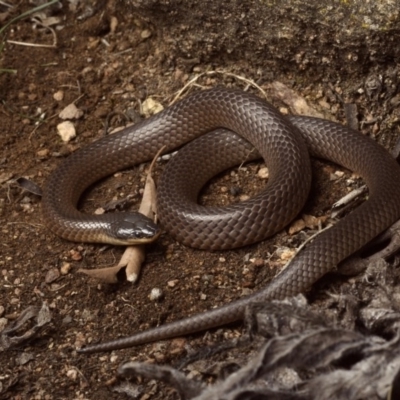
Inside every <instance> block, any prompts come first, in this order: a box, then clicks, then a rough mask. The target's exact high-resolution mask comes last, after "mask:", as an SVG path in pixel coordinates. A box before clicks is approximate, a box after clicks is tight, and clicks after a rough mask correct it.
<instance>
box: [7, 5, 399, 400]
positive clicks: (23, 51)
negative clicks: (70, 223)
mask: <svg viewBox="0 0 400 400" xmlns="http://www.w3.org/2000/svg"><path fill="white" fill-rule="evenodd" d="M27 9H29V8H28V7H27V5H21V6H20V7H19V8H18V9H15V10H14V11H13V14H12V16H16V15H18V14H20V13H22V12H23V11H26V10H27ZM2 11H4V9H3V10H2ZM112 12H113V13H112V14H111V13H110V10H108V9H104V10H102V11H101V12H99V13H97V14H95V15H94V16H92V17H90V18H87V19H82V20H81V19H78V16H79V15H81V13H82V10H80V9H77V10H74V9H68V7H64V8H63V9H62V10H59V11H56V12H55V16H57V17H59V18H60V22H58V23H57V24H56V25H54V26H53V28H54V32H55V35H56V37H57V44H56V47H55V48H51V47H49V48H45V47H40V46H39V47H33V46H22V45H17V44H10V43H6V46H5V49H4V50H3V52H2V54H1V55H0V62H1V64H0V65H1V67H2V68H9V69H13V70H15V71H16V73H15V74H14V73H9V72H3V73H1V74H0V100H1V104H0V119H1V135H0V148H1V153H0V184H1V186H0V219H1V228H0V237H1V241H0V246H1V250H0V270H1V285H0V318H1V320H2V321H3V322H2V323H3V324H9V323H11V322H12V321H14V320H16V319H17V318H18V317H19V315H20V314H21V312H22V311H23V310H25V309H26V308H28V307H29V306H38V307H40V306H41V305H42V303H43V302H46V303H47V304H48V305H49V307H50V310H51V314H52V321H51V323H50V324H49V325H48V326H47V327H46V329H44V330H42V331H41V332H39V333H38V334H37V335H36V336H35V337H34V338H33V340H31V341H30V342H24V343H22V344H21V345H20V346H19V347H17V348H13V349H11V350H7V351H4V352H2V353H1V356H0V371H1V372H0V397H1V398H2V399H103V398H104V399H105V398H107V399H117V398H118V399H120V398H126V397H124V396H125V395H122V394H118V393H116V392H114V391H113V390H112V387H113V385H114V384H115V383H116V382H117V381H118V380H119V378H117V377H116V370H117V367H118V365H119V364H120V363H121V362H123V361H126V360H138V361H147V362H151V363H165V364H168V365H171V364H175V363H177V362H178V361H179V360H180V359H182V358H183V357H185V356H186V355H187V354H190V353H192V352H193V351H194V350H196V349H200V348H204V347H206V346H210V345H212V344H215V343H219V342H223V341H229V340H231V339H233V338H237V337H238V336H240V335H241V332H242V324H241V323H237V324H233V325H231V326H229V327H223V328H221V329H214V330H212V331H210V332H207V333H204V332H203V333H199V334H196V335H191V336H188V337H185V338H180V339H176V340H172V341H166V342H163V343H155V344H148V345H145V346H138V347H137V348H132V349H127V350H120V351H116V352H113V353H112V354H94V355H80V354H78V353H77V352H76V347H77V346H81V345H83V344H85V343H90V342H98V341H102V340H106V339H112V338H118V337H123V336H127V335H130V334H132V333H134V332H136V331H138V330H144V329H147V328H149V327H153V326H157V325H160V324H163V323H165V322H168V321H175V320H177V319H180V318H183V317H185V316H188V315H192V314H195V313H199V312H202V311H205V310H208V309H210V308H213V307H216V306H219V305H222V304H226V303H228V302H230V301H232V300H234V299H237V298H239V297H240V296H242V295H244V294H248V293H251V292H253V291H255V290H257V289H258V288H260V287H262V286H264V285H265V284H266V283H267V282H268V280H269V279H270V278H271V277H272V276H274V275H275V274H276V273H277V272H278V271H279V268H280V267H281V266H282V265H283V263H284V260H282V258H281V254H282V252H281V251H278V252H277V251H276V250H277V249H278V250H279V249H282V248H286V247H288V248H290V249H293V248H295V247H297V246H298V245H299V244H300V243H301V242H302V241H303V240H304V238H305V235H304V234H303V233H297V234H294V235H289V234H288V231H287V230H285V231H283V232H281V233H279V234H278V235H276V236H275V237H274V238H272V239H271V240H267V241H265V242H263V243H259V244H255V245H253V246H249V247H246V248H243V249H239V250H235V251H226V252H213V253H211V252H205V251H198V250H193V249H190V248H186V247H184V246H182V245H180V244H179V243H177V242H175V241H174V240H173V239H172V238H171V237H170V236H169V235H168V233H166V232H164V233H163V235H162V236H161V238H160V240H159V241H158V242H157V243H156V244H154V245H152V246H149V247H148V249H147V260H146V263H145V265H144V268H143V270H142V274H141V277H140V280H139V281H138V283H136V284H131V283H128V282H126V281H124V280H123V279H122V280H121V282H120V283H119V284H116V285H107V284H104V283H99V282H98V281H95V280H93V279H90V278H88V277H87V276H85V275H84V274H80V273H77V270H78V269H80V268H87V269H92V268H99V267H103V266H110V265H113V264H115V263H116V262H117V261H118V259H119V257H120V256H121V254H122V253H123V249H122V248H119V247H112V246H104V245H91V244H85V243H82V244H77V243H71V242H68V241H66V240H63V239H60V238H58V237H57V236H55V235H54V234H53V233H51V232H50V231H49V229H48V228H46V227H45V225H44V223H43V219H42V215H41V210H40V197H39V196H37V195H34V194H32V193H29V192H27V191H26V190H24V189H21V187H19V186H18V184H17V183H16V181H15V179H17V178H19V177H25V178H28V179H30V180H32V181H34V182H35V183H36V184H38V185H39V186H42V187H43V185H44V183H45V181H46V178H47V177H48V176H49V175H50V174H51V172H52V171H53V170H54V168H55V167H56V166H57V165H58V164H59V163H61V162H62V161H63V159H64V158H65V157H68V155H69V154H70V153H71V152H73V151H75V150H77V149H79V148H81V147H83V146H85V145H86V144H88V143H91V142H93V141H94V140H96V139H97V138H99V137H101V136H102V135H103V134H104V126H105V121H106V119H107V117H108V116H110V115H111V118H109V120H110V125H111V126H112V127H115V126H118V125H122V124H123V123H124V122H125V121H124V119H123V118H122V117H120V114H111V113H114V112H118V113H126V112H127V111H128V110H132V109H133V110H135V111H136V113H140V108H139V103H142V102H143V101H145V100H146V99H148V98H149V97H151V98H153V99H154V100H156V101H157V102H160V103H161V104H162V105H163V106H168V104H169V103H170V102H171V100H172V99H173V98H174V97H175V95H176V93H177V92H178V90H180V89H181V88H182V87H183V86H184V85H185V84H187V83H188V82H189V81H190V79H192V78H193V77H194V76H196V74H199V73H201V72H206V71H213V70H221V69H223V70H224V71H226V72H229V73H232V74H236V75H240V76H243V77H246V78H248V79H252V80H254V81H257V83H258V84H259V85H260V86H261V87H262V88H264V90H266V91H267V93H269V94H270V96H271V97H270V100H271V101H272V102H273V103H274V104H275V105H276V106H277V107H280V108H281V109H282V108H286V109H287V106H286V105H285V104H283V103H280V102H279V101H276V99H275V96H273V95H272V94H271V92H270V86H269V84H270V81H268V79H267V78H266V75H267V72H266V71H265V72H264V71H262V70H260V69H259V68H258V67H257V68H254V67H253V66H252V64H251V62H250V61H247V60H234V61H232V63H231V64H225V65H219V64H218V61H215V62H213V63H208V64H202V63H199V64H196V65H195V66H193V65H190V66H185V65H184V64H181V65H177V64H175V63H173V62H171V60H170V59H169V58H168V43H165V42H162V41H159V40H158V38H157V36H156V35H154V34H153V33H154V32H152V30H151V29H150V28H149V27H148V26H147V25H146V23H145V22H143V21H141V20H140V19H138V18H137V17H135V16H134V15H133V14H132V13H131V11H130V9H129V7H128V6H126V7H124V6H122V7H120V8H119V9H118V10H117V11H115V10H114V11H112ZM12 16H9V17H8V20H9V19H10V18H11V17H12ZM61 28H62V29H61ZM182 35H184V31H183V32H182ZM7 39H8V40H13V41H19V42H29V43H35V44H47V45H51V44H52V43H53V36H52V34H50V33H49V31H47V30H44V29H42V28H41V27H40V26H39V25H38V24H35V23H33V22H32V21H31V20H30V19H25V20H23V21H19V22H16V23H15V24H14V25H12V26H11V28H10V30H9V31H8V36H7ZM180 39H182V38H176V40H180ZM274 75H275V78H276V80H279V81H281V82H283V83H285V84H286V85H287V86H289V87H290V88H291V89H293V90H295V91H296V92H297V93H298V94H299V95H301V96H302V97H304V98H305V99H307V100H308V102H309V103H310V104H311V105H312V106H313V107H315V108H316V109H318V110H319V111H320V112H323V113H325V114H327V115H330V116H331V117H332V118H335V119H336V120H338V121H340V122H345V118H344V109H343V103H341V100H343V101H344V102H346V103H354V104H356V105H357V107H358V120H359V122H360V124H359V127H360V129H361V130H362V131H363V132H364V133H365V134H367V135H370V136H373V137H375V138H376V139H377V140H378V142H380V143H381V144H382V145H384V146H386V147H387V148H390V147H392V146H393V144H394V143H395V142H396V136H397V125H398V117H397V115H396V108H395V105H397V103H396V101H398V98H397V97H396V94H397V79H398V72H397V69H395V66H393V65H387V66H380V67H378V66H377V68H376V70H374V71H371V75H369V76H353V77H344V78H343V81H332V82H331V81H329V80H328V79H325V80H324V79H322V80H319V81H315V80H312V78H311V77H312V76H313V71H305V72H304V71H303V75H302V78H301V79H297V77H295V76H294V75H293V74H290V73H286V74H285V75H283V74H282V75H281V74H280V73H279V71H274ZM371 76H372V77H376V81H377V82H378V83H379V84H380V86H379V85H378V86H379V88H378V89H374V90H372V89H371V91H367V90H365V84H366V81H368V79H371ZM350 78H351V83H350ZM389 78H390V79H389ZM346 79H347V80H346ZM197 84H198V85H199V86H202V87H214V86H217V85H224V86H228V87H236V88H241V89H247V88H248V85H247V83H245V82H242V81H240V80H238V79H236V78H234V77H232V76H228V75H208V76H204V77H202V78H201V79H199V80H198V82H197ZM250 90H252V91H253V92H254V93H258V94H259V92H258V91H257V90H256V89H254V88H250ZM377 90H379V92H377ZM396 99H397V100H396ZM70 103H75V105H76V106H77V107H78V108H79V109H80V110H82V111H83V116H82V117H80V118H79V119H77V120H73V123H74V125H75V127H76V131H77V136H76V138H75V139H73V140H71V141H70V142H68V143H63V141H62V140H61V139H60V137H59V136H58V134H57V129H56V126H57V125H58V124H59V123H60V122H62V120H61V119H60V118H59V113H60V111H62V110H63V109H64V108H65V107H66V106H67V105H69V104H70ZM163 164H164V163H163V162H161V163H159V164H158V166H157V174H156V175H157V176H158V174H159V173H160V172H161V170H162V167H163ZM313 166H314V175H315V176H314V183H313V189H312V195H311V197H310V201H309V202H308V203H307V205H306V207H305V209H304V210H303V212H304V213H306V214H310V215H314V216H324V215H329V213H330V206H331V204H332V203H333V202H334V201H335V200H337V199H338V198H340V197H341V196H342V195H344V194H345V193H347V192H348V191H349V190H351V189H353V188H355V187H358V186H359V185H360V184H361V183H362V182H361V181H360V180H359V179H358V178H357V177H356V176H353V175H352V174H351V172H349V171H345V175H344V176H343V177H339V178H338V179H336V180H335V179H334V180H332V174H335V172H336V171H338V170H339V171H341V169H340V168H339V167H337V166H333V165H329V164H326V163H321V162H320V161H314V162H313ZM261 167H262V164H261V163H254V164H251V165H248V166H247V167H246V168H244V169H241V170H238V169H234V170H232V171H229V172H227V173H226V174H224V175H222V176H220V177H218V178H216V179H214V180H213V182H211V184H210V185H209V186H208V187H207V188H206V190H205V192H204V196H203V201H204V202H205V203H207V204H208V203H209V204H215V203H218V204H222V203H226V202H232V201H238V195H237V193H240V195H242V194H248V195H253V194H254V193H256V192H257V191H258V190H260V188H262V187H263V186H264V185H265V180H264V179H261V178H260V177H259V176H258V174H257V173H258V171H259V169H260V168H261ZM146 168H147V165H146V166H145V167H144V168H143V166H142V167H138V168H133V169H132V170H129V171H123V172H122V173H120V174H117V175H116V176H114V177H111V178H110V179H107V180H105V181H104V182H102V183H100V184H99V185H96V186H95V187H94V188H92V189H91V190H90V191H89V192H88V193H87V195H86V196H85V201H84V202H83V208H84V210H85V211H87V212H93V211H94V210H96V209H97V208H98V207H102V206H105V205H106V204H107V203H108V202H110V201H112V200H115V199H121V198H125V197H126V196H127V195H128V194H130V195H132V197H133V204H132V208H133V209H134V208H135V207H137V206H138V204H139V202H140V194H141V189H142V188H143V181H144V172H145V170H146ZM310 233H312V232H311V231H308V232H307V234H310ZM342 280H343V278H336V277H332V276H331V277H329V278H326V279H323V280H322V281H321V282H319V283H318V284H317V285H315V287H314V288H313V289H312V292H311V293H309V294H308V297H309V299H310V300H312V301H319V302H321V306H322V307H323V302H324V298H325V294H324V293H325V292H324V289H325V288H328V289H329V290H331V291H334V290H339V287H340V284H341V282H342ZM153 288H159V289H161V291H162V293H163V297H162V299H161V300H159V301H150V300H149V294H150V292H151V290H152V289H153ZM235 351H236V352H239V351H240V350H233V351H232V353H231V354H230V355H229V357H234V356H235ZM198 378H199V379H204V380H206V381H207V382H210V383H211V382H213V381H214V380H215V379H216V377H215V376H212V375H209V374H208V375H207V374H201V373H200V372H199V373H198ZM136 383H137V384H138V390H139V393H140V395H139V396H138V398H143V399H145V398H152V399H177V398H178V395H177V394H176V392H175V391H174V390H172V389H171V388H169V387H167V386H165V385H163V384H160V383H159V382H155V381H150V382H148V381H142V380H140V379H139V380H138V381H137V382H136Z"/></svg>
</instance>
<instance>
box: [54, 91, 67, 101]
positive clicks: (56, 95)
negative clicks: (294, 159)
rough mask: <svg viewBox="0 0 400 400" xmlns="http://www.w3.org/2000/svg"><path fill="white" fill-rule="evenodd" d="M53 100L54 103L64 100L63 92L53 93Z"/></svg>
mask: <svg viewBox="0 0 400 400" xmlns="http://www.w3.org/2000/svg"><path fill="white" fill-rule="evenodd" d="M53 99H54V100H55V101H61V100H63V99H64V91H63V90H59V91H57V92H55V93H54V94H53Z"/></svg>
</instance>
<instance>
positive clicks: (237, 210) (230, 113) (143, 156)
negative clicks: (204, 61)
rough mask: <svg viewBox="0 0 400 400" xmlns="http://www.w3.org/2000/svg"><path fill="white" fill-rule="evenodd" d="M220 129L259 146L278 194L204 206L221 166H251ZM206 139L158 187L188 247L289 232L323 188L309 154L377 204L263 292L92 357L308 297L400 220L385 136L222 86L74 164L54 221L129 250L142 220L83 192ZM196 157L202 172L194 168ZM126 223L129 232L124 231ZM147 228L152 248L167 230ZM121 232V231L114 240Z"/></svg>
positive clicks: (59, 227)
mask: <svg viewBox="0 0 400 400" xmlns="http://www.w3.org/2000/svg"><path fill="white" fill-rule="evenodd" d="M217 128H226V129H229V130H231V131H234V132H236V133H237V134H239V135H240V136H242V137H243V138H245V139H246V140H247V141H248V142H250V143H251V144H252V145H254V147H255V148H256V149H257V150H258V151H259V153H260V154H261V156H262V157H263V158H264V159H265V161H266V163H267V165H268V167H269V170H270V178H269V181H268V184H267V186H266V189H265V190H264V191H263V192H262V193H260V194H259V195H258V196H256V197H255V198H253V199H250V200H248V201H246V202H243V203H239V204H233V205H230V206H228V207H226V208H223V209H222V208H221V207H212V208H206V209H204V208H203V207H200V206H199V205H197V204H196V199H197V195H198V192H199V190H200V188H201V186H202V185H204V183H205V182H206V181H207V180H208V179H209V178H210V177H211V176H213V175H215V174H216V173H217V172H218V171H220V170H221V169H225V168H228V167H230V166H232V165H235V164H237V163H240V162H241V161H242V160H243V158H244V157H245V155H246V154H248V152H249V146H248V145H247V143H246V142H245V141H243V140H242V139H237V136H236V135H233V134H231V133H230V132H227V131H217V132H213V133H211V134H207V135H205V134H206V133H207V132H210V131H213V130H215V129H217ZM202 135H204V136H202ZM198 136H202V137H201V138H200V140H201V142H200V145H198V144H196V142H197V141H196V142H193V143H191V144H189V145H188V146H187V147H185V148H184V149H183V150H181V152H182V153H183V156H182V159H181V160H178V159H177V160H176V161H175V160H173V162H170V163H169V165H168V166H167V170H166V171H165V175H166V176H165V177H164V179H163V180H162V181H161V183H160V184H159V190H158V197H159V199H158V211H159V217H160V220H161V223H162V225H163V227H165V229H166V230H167V231H168V232H170V233H171V234H172V235H174V236H175V237H176V238H177V240H179V241H181V242H182V243H184V244H186V245H188V246H193V247H198V248H203V249H211V250H215V249H228V248H234V247H238V246H244V245H246V244H250V243H254V242H256V241H259V240H262V239H264V238H266V237H267V236H270V235H271V234H273V233H274V232H276V231H277V230H279V229H282V227H284V226H285V225H287V224H288V223H289V222H290V221H291V220H292V219H293V218H294V217H295V216H296V214H297V213H298V212H299V210H300V209H301V207H302V206H303V205H304V202H305V200H306V198H307V195H308V190H309V186H310V180H311V173H310V162H309V156H308V152H310V153H311V154H312V155H314V156H316V157H320V158H323V159H327V160H330V161H333V162H335V163H337V164H340V165H342V166H344V167H346V168H348V169H350V170H352V171H355V172H357V173H359V174H360V175H361V176H362V177H363V178H364V180H365V181H366V183H367V185H368V187H369V199H368V200H367V201H366V202H365V203H364V204H362V205H361V206H360V207H358V208H357V209H356V210H354V211H353V212H352V213H350V214H349V215H348V216H346V217H345V218H344V219H343V220H341V221H339V222H338V223H337V224H336V225H335V226H334V227H333V228H331V229H329V230H327V231H325V232H323V233H322V234H321V235H319V236H317V237H316V238H315V239H314V240H313V241H312V242H311V243H310V244H308V245H307V246H306V247H305V248H304V249H302V251H300V252H299V253H298V255H297V256H296V257H295V258H294V260H293V261H292V262H291V263H290V265H289V266H288V267H287V268H285V269H284V270H283V271H282V272H281V273H280V274H278V275H277V276H276V277H275V278H274V279H273V280H272V281H271V282H270V283H269V284H268V285H267V286H266V287H265V288H263V289H261V290H259V291H257V292H255V293H254V294H252V295H250V296H248V297H244V298H241V299H239V300H237V301H235V302H232V303H229V304H227V305H225V306H222V307H220V308H217V309H213V310H210V311H207V312H205V313H202V314H198V315H194V316H192V317H188V318H185V319H183V320H180V321H176V322H173V323H170V324H166V325H164V326H161V327H158V328H154V329H151V330H148V331H144V332H140V333H137V334H135V335H133V336H131V337H128V338H123V339H117V340H115V341H111V342H107V343H102V344H97V345H92V346H88V347H86V348H84V349H82V350H81V351H82V352H96V351H106V350H111V349H118V348H125V347H130V346H134V345H137V344H142V343H146V342H150V341H155V340H161V339H166V338H171V337H175V336H180V335H184V334H188V333H192V332H197V331H200V330H205V329H208V328H211V327H216V326H220V325H223V324H226V323H229V322H232V321H235V320H238V319H241V318H243V315H244V311H245V309H246V307H247V306H248V305H249V304H252V303H255V302H260V301H265V300H266V299H282V298H285V297H288V296H292V295H295V294H297V293H300V292H303V291H305V290H306V289H308V288H309V287H310V286H311V285H312V284H313V283H314V282H315V281H316V280H318V279H319V278H321V277H322V276H323V275H325V274H326V273H327V272H329V271H331V270H332V269H334V268H335V267H336V265H337V264H338V263H339V262H340V261H342V260H343V259H345V258H346V257H348V256H349V255H351V254H352V253H354V252H355V251H357V250H358V249H360V248H361V247H362V246H363V245H365V244H366V243H368V242H369V241H370V240H372V239H373V238H374V237H375V236H377V235H378V234H379V233H381V232H382V231H383V230H385V229H386V228H387V227H389V226H390V225H391V224H392V223H393V222H394V221H396V220H397V219H398V218H399V217H400V202H399V196H400V185H399V183H400V168H399V166H398V165H397V163H396V162H395V160H394V159H393V158H392V157H391V156H390V155H389V154H388V153H387V152H386V151H385V150H384V149H383V148H382V147H380V146H379V145H378V144H376V143H375V142H374V141H373V140H371V139H369V138H367V137H365V136H363V135H362V134H361V133H359V132H356V131H353V130H351V129H349V128H346V127H344V126H342V125H339V124H336V123H332V122H329V121H326V120H321V119H316V118H309V117H283V116H281V114H280V113H279V112H278V111H277V110H275V109H274V108H273V107H272V106H270V105H269V104H267V103H266V102H264V101H263V100H261V99H259V98H258V97H256V96H253V95H250V94H247V93H244V92H240V91H235V90H228V89H222V88H217V89H212V90H208V91H202V92H199V93H196V94H194V95H193V96H191V97H188V98H185V99H183V100H181V101H180V102H179V103H177V104H175V105H173V106H171V107H169V108H168V109H166V110H164V111H163V112H161V113H159V114H157V115H155V116H153V117H151V118H150V119H148V120H146V121H144V122H142V123H140V124H138V125H135V126H133V127H129V128H126V129H124V130H123V131H121V132H119V133H117V134H114V135H111V136H107V137H104V138H102V139H100V140H98V141H96V142H94V143H92V144H91V145H89V146H87V147H84V148H83V149H81V150H79V151H77V152H76V153H74V154H73V155H72V156H70V157H68V159H66V160H65V161H64V162H63V163H62V164H61V165H60V166H59V167H58V168H57V169H56V170H55V172H54V173H53V174H52V175H51V176H50V178H49V180H48V183H47V185H46V187H45V192H44V197H43V214H44V220H45V222H46V223H47V225H48V227H49V228H50V229H52V230H53V231H54V232H55V233H56V234H58V235H60V236H62V237H64V238H67V239H69V240H75V241H95V242H96V241H100V242H103V241H108V242H110V243H117V244H118V243H121V242H123V239H119V238H118V237H117V238H116V237H115V232H117V235H118V234H119V233H118V232H122V233H123V235H124V234H125V233H126V231H127V230H128V231H129V229H127V228H126V227H127V224H129V223H130V217H129V216H128V217H126V216H125V217H122V215H124V214H122V213H121V214H113V215H108V214H106V215H103V216H100V219H98V217H99V216H89V215H85V214H82V213H80V212H78V211H77V210H76V204H77V202H78V200H79V197H80V196H81V194H82V192H83V191H84V190H85V189H86V188H87V187H88V186H89V185H91V184H92V183H94V182H95V181H97V180H99V179H100V178H102V177H104V176H107V175H110V174H112V173H114V172H116V171H117V170H121V169H124V168H127V167H129V166H132V165H135V164H139V163H142V162H145V161H148V160H150V159H151V158H152V157H153V156H154V155H155V154H156V153H157V151H158V150H159V149H160V148H161V147H162V146H164V145H165V146H166V150H165V151H166V152H168V151H171V150H173V149H175V148H177V147H179V146H181V145H182V144H184V143H186V142H189V141H191V140H193V139H194V138H196V137H198ZM307 148H308V150H307ZM193 160H194V163H195V165H196V167H193V168H195V173H194V174H193V171H192V169H190V168H189V167H188V165H190V163H191V162H192V161H193ZM196 163H197V164H196ZM199 165H200V166H201V168H200V169H198V168H199ZM175 168H178V169H177V171H178V172H176V170H175ZM179 168H180V169H179ZM292 190H293V191H294V192H293V191H292ZM121 218H122V222H121V221H120V219H121ZM119 223H121V224H122V228H120V227H119V228H117V229H115V227H116V226H118V224H119ZM110 226H111V227H110ZM146 229H147V231H146V234H145V235H144V236H145V240H146V237H147V236H151V235H154V234H157V232H156V230H155V229H154V228H153V227H151V226H150V227H147V228H146V227H145V230H146ZM110 231H112V232H114V233H113V235H114V237H112V238H110V234H109V232H110Z"/></svg>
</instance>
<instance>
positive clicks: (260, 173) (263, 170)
mask: <svg viewBox="0 0 400 400" xmlns="http://www.w3.org/2000/svg"><path fill="white" fill-rule="evenodd" d="M257 175H258V177H259V178H261V179H268V177H269V171H268V168H267V167H264V168H260V169H259V171H258V172H257Z"/></svg>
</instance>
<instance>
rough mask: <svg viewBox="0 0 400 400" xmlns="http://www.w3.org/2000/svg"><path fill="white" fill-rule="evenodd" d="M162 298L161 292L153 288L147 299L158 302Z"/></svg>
mask: <svg viewBox="0 0 400 400" xmlns="http://www.w3.org/2000/svg"><path fill="white" fill-rule="evenodd" d="M162 297H163V292H162V290H161V289H159V288H153V289H151V292H150V295H149V299H150V300H151V301H157V300H160V299H161V298H162Z"/></svg>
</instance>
